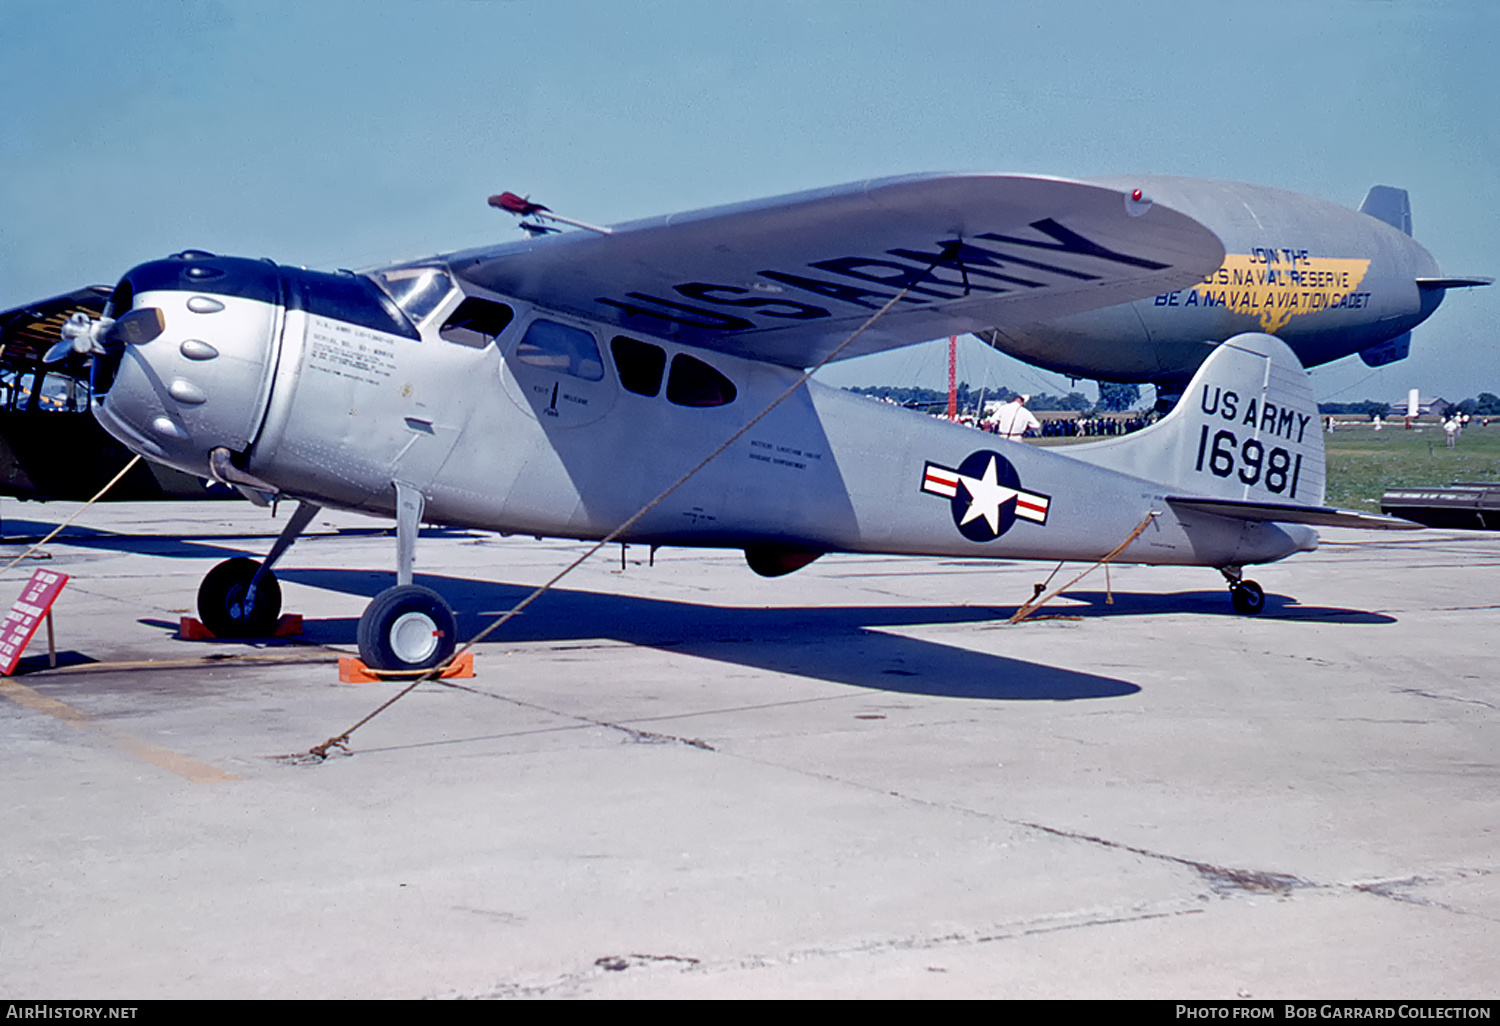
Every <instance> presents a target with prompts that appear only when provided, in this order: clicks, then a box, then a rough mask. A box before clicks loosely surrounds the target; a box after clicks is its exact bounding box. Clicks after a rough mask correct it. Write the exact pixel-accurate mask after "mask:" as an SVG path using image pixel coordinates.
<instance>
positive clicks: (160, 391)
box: [93, 250, 283, 476]
mask: <svg viewBox="0 0 1500 1026" xmlns="http://www.w3.org/2000/svg"><path fill="white" fill-rule="evenodd" d="M138 310H154V311H156V315H155V318H154V321H155V323H156V324H158V325H159V327H160V330H159V331H156V332H154V333H150V334H151V337H149V338H146V337H144V336H145V334H148V333H146V332H142V333H139V334H138V335H137V336H136V337H130V336H129V335H124V334H122V333H120V332H115V333H114V334H115V335H116V336H120V337H115V338H110V337H108V336H107V335H106V337H105V338H103V339H102V340H101V341H102V344H100V345H98V346H97V347H96V348H95V349H94V350H93V351H94V352H95V358H94V371H93V385H94V397H95V407H94V413H95V416H96V417H97V418H98V420H99V422H100V424H102V425H103V426H104V428H105V430H107V431H109V432H110V434H112V435H114V436H115V437H116V438H118V439H120V440H121V441H122V442H124V443H125V444H126V445H127V446H129V447H130V448H132V449H134V450H135V451H137V452H141V453H143V454H145V455H147V456H150V457H152V458H153V459H156V460H158V461H160V462H163V463H166V464H168V465H170V466H173V467H176V468H178V469H179V470H183V471H185V472H187V473H191V474H198V475H203V476H207V475H208V474H209V473H210V470H209V457H210V453H211V452H212V451H213V450H214V449H217V448H227V449H229V450H230V452H232V453H238V452H244V451H245V449H246V448H247V447H248V446H249V445H250V443H251V442H252V441H253V440H254V438H255V435H256V432H257V431H258V430H259V427H260V423H261V420H262V418H263V416H264V413H265V407H266V402H267V399H268V397H269V393H270V387H271V376H272V372H273V371H274V369H275V364H276V354H277V349H278V345H279V340H280V331H281V322H282V313H283V307H282V300H281V283H280V276H279V274H278V268H277V267H276V266H275V265H274V264H272V263H269V262H266V261H257V260H245V259H240V258H234V257H216V256H213V255H211V254H208V253H202V252H198V251H191V250H190V251H187V252H184V253H179V254H176V255H175V256H172V257H169V258H167V259H166V260H157V261H153V262H151V263H147V264H142V265H140V266H139V267H136V268H133V269H132V270H130V271H129V272H127V273H126V275H125V276H124V277H123V278H122V279H121V280H120V283H119V285H118V286H116V288H115V292H114V296H113V297H112V298H111V300H110V306H109V309H108V310H107V311H106V318H110V317H112V318H114V319H115V324H122V323H129V322H130V321H132V320H138V319H142V318H139V317H138V315H136V314H134V313H133V311H138ZM100 324H101V325H103V322H100ZM96 333H98V329H96Z"/></svg>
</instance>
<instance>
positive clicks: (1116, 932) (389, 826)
mask: <svg viewBox="0 0 1500 1026" xmlns="http://www.w3.org/2000/svg"><path fill="white" fill-rule="evenodd" d="M75 508H76V507H74V506H71V505H68V504H63V503H58V504H50V505H45V506H41V505H33V504H25V505H23V504H19V503H16V502H15V501H13V500H4V501H3V502H0V516H3V518H4V528H5V532H6V538H7V541H6V542H5V544H4V545H3V546H0V549H3V550H4V551H6V552H8V553H10V554H11V555H16V554H19V553H20V551H21V550H22V548H23V547H24V546H22V545H18V544H16V543H15V542H14V541H13V540H12V539H14V538H15V537H16V536H20V535H26V536H36V535H40V534H41V533H43V531H44V529H45V528H47V527H50V526H51V525H52V524H54V523H56V522H58V521H59V520H60V519H62V518H63V517H65V516H66V515H68V514H69V513H70V512H72V510H73V509H75ZM287 512H288V511H287V510H285V509H284V510H282V516H281V519H278V520H271V519H270V517H269V515H268V514H267V513H266V512H264V511H259V510H256V509H254V508H253V507H250V506H249V505H248V504H243V503H200V504H121V505H114V506H101V507H96V508H94V509H91V510H89V511H87V513H86V514H85V515H84V517H83V518H82V519H81V520H80V522H79V525H78V526H75V527H73V528H70V529H69V530H68V531H67V532H66V533H65V534H64V535H63V536H61V537H60V538H59V539H58V540H56V541H53V542H51V543H49V544H48V545H47V546H46V552H47V553H48V554H49V555H50V558H49V559H46V560H41V561H38V560H26V561H23V562H22V563H21V564H19V565H17V566H16V567H14V568H12V569H10V570H8V571H6V572H5V573H3V574H0V604H8V603H9V602H11V601H13V600H14V599H15V598H16V597H17V596H19V594H20V590H21V585H22V583H23V582H24V581H25V580H26V578H27V577H28V576H29V575H30V573H31V572H32V570H33V569H35V568H36V567H39V566H41V567H46V568H49V569H54V570H60V571H62V572H64V573H67V574H69V575H71V580H70V581H69V582H68V585H67V587H66V589H65V590H64V592H63V593H62V596H61V597H60V599H59V600H58V603H57V606H56V633H57V644H58V648H59V653H60V663H61V665H60V666H59V667H58V668H57V669H50V668H48V664H47V657H46V639H45V634H44V633H41V634H39V635H38V637H37V639H36V640H35V641H33V643H32V646H31V648H30V649H29V650H28V653H27V655H26V657H25V659H24V660H23V662H22V664H21V666H20V668H19V669H18V671H17V674H16V676H14V677H11V678H9V679H7V680H3V681H0V698H3V699H4V701H0V780H3V781H4V790H5V795H4V800H3V802H0V997H4V998H7V999H41V998H58V999H81V998H118V999H145V998H179V997H180V998H228V997H249V998H257V997H267V998H387V997H400V998H408V997H596V998H597V997H603V998H618V997H1000V998H1004V997H1106V998H1107V997H1122V998H1175V999H1232V998H1235V997H1251V998H1362V999H1363V998H1370V999H1373V998H1392V999H1394V998H1471V999H1478V998H1494V997H1495V996H1496V990H1497V983H1496V981H1500V786H1497V785H1500V773H1497V763H1500V755H1497V740H1500V669H1497V656H1500V650H1497V642H1496V638H1497V631H1496V627H1497V624H1500V574H1497V564H1500V534H1482V533H1466V532H1459V531H1424V532H1419V533H1411V534H1405V533H1402V534H1382V533H1376V532H1370V533H1365V532H1349V531H1326V532H1324V545H1323V547H1322V548H1321V549H1320V550H1319V551H1318V552H1316V553H1312V554H1307V555H1303V556H1298V557H1296V558H1293V559H1291V560H1288V561H1287V562H1285V563H1281V564H1277V565H1275V566H1271V567H1261V568H1256V569H1255V570H1253V571H1252V573H1251V576H1254V577H1255V578H1256V579H1257V580H1259V581H1260V583H1261V584H1262V585H1263V586H1264V587H1265V589H1266V592H1267V603H1266V609H1265V612H1264V613H1263V614H1262V615H1261V616H1259V617H1255V618H1245V617H1240V616H1236V615H1234V614H1233V613H1232V611H1231V609H1230V605H1229V597H1228V594H1227V591H1226V589H1225V588H1224V587H1223V584H1222V581H1221V579H1220V577H1219V575H1218V573H1216V572H1215V571H1213V570H1204V569H1196V570H1184V569H1165V568H1149V567H1134V566H1130V567H1115V568H1113V569H1112V570H1111V572H1110V575H1109V581H1108V584H1109V586H1110V590H1112V592H1113V603H1112V604H1111V603H1109V602H1108V601H1107V597H1106V580H1105V576H1104V573H1103V571H1096V572H1095V573H1093V574H1092V575H1090V576H1089V577H1087V578H1085V579H1084V580H1083V581H1082V582H1081V583H1080V584H1078V585H1077V586H1076V588H1075V589H1074V590H1073V591H1072V592H1070V593H1069V594H1068V595H1066V596H1064V597H1063V598H1060V599H1056V600H1054V601H1053V602H1051V603H1049V604H1048V605H1047V606H1045V607H1043V609H1042V611H1041V617H1045V618H1041V617H1039V618H1038V619H1036V620H1033V621H1031V622H1027V623H1023V624H1018V625H1014V626H1012V625H1009V624H1008V623H1007V622H1006V620H1007V617H1008V616H1009V615H1010V613H1011V612H1012V611H1013V610H1014V609H1015V608H1016V606H1017V605H1018V604H1019V603H1020V602H1021V601H1023V600H1024V599H1026V598H1027V597H1029V596H1030V595H1031V593H1032V585H1033V584H1034V583H1037V582H1041V581H1043V580H1044V579H1046V578H1047V576H1048V574H1049V573H1050V572H1051V570H1052V566H1050V565H1043V564H1023V563H1012V562H1005V563H985V562H980V561H965V560H951V559H950V560H940V559H901V558H875V557H855V556H830V557H827V558H825V559H823V560H821V561H819V562H817V563H814V564H813V565H812V566H810V567H808V568H807V569H805V570H803V571H800V572H798V573H797V574H795V575H793V576H790V577H786V578H782V579H779V580H763V579H761V578H759V577H756V576H755V575H754V574H752V573H751V572H750V571H749V570H748V569H747V568H746V567H745V565H744V561H743V558H742V557H741V556H740V555H739V554H738V553H733V552H694V551H686V550H663V551H661V552H658V553H656V555H655V565H654V566H652V565H648V553H647V552H646V550H644V549H639V548H631V549H629V550H628V551H627V552H626V553H625V559H624V565H623V569H622V561H621V553H620V550H619V549H618V548H614V549H610V550H606V551H605V552H601V553H600V554H599V555H598V556H596V557H595V559H594V560H593V561H592V562H590V563H588V564H586V565H585V566H584V567H583V568H581V569H580V570H579V571H577V572H576V573H574V574H573V575H571V576H570V577H568V578H567V579H566V580H565V581H564V582H563V583H562V584H561V585H560V586H559V587H558V589H557V590H556V591H554V592H553V593H552V594H549V595H548V596H547V597H545V598H544V599H542V600H541V601H539V602H538V603H537V604H536V605H535V606H533V607H531V609H529V610H528V611H527V612H526V613H525V614H524V615H523V616H521V617H519V618H518V619H517V620H515V621H513V622H512V623H511V624H509V625H507V626H506V627H505V628H504V629H502V631H501V632H499V633H498V634H496V635H495V636H494V637H493V639H492V640H490V641H488V642H486V643H484V644H482V645H481V646H479V648H478V650H477V656H476V660H475V665H476V671H477V675H476V676H475V677H474V678H473V679H471V680H462V681H455V682H452V685H451V686H444V685H431V684H429V685H423V686H421V687H420V688H418V689H417V690H416V691H414V692H412V693H411V694H410V695H408V696H406V697H405V698H403V699H402V700H401V701H399V702H397V703H396V704H395V705H394V706H392V707H391V708H390V709H389V710H387V711H386V712H384V713H382V714H381V715H380V716H378V717H377V718H376V719H374V720H373V721H372V722H370V723H369V724H367V725H366V726H364V727H362V728H360V729H359V730H358V731H357V732H355V734H354V735H353V737H352V739H351V743H350V746H349V750H348V751H347V752H340V751H336V752H335V754H334V755H333V756H332V757H331V758H329V759H327V760H326V761H323V762H317V761H316V760H309V759H305V758H296V757H295V756H297V755H298V754H299V753H305V752H306V751H307V750H308V749H309V748H311V747H312V746H314V745H316V744H318V743H320V742H322V741H324V740H325V739H327V738H329V737H330V736H332V735H336V734H339V733H341V732H343V731H344V730H346V729H347V728H348V727H350V726H351V725H352V724H354V723H355V722H356V721H358V720H359V719H360V718H361V717H363V716H365V715H366V714H368V713H369V712H370V711H372V710H373V709H374V708H375V707H376V706H377V705H378V704H379V703H380V702H382V701H383V700H385V699H386V698H388V697H389V696H391V695H393V694H394V693H395V691H396V688H397V686H396V685H391V684H383V683H382V684H357V685H356V684H341V683H340V682H339V680H338V675H337V670H336V667H335V665H334V659H335V657H336V654H337V652H339V651H343V652H352V651H354V647H355V646H354V640H355V629H356V621H357V619H358V616H359V614H360V612H361V610H362V609H363V607H364V605H365V604H366V603H367V602H368V600H369V598H370V597H372V596H373V595H374V594H375V593H376V592H378V591H379V590H381V589H382V588H384V587H386V586H388V585H389V584H390V583H392V581H393V575H392V567H393V566H394V560H395V541H394V537H393V536H392V535H391V534H388V533H384V532H382V531H380V530H377V529H378V528H380V527H382V526H383V525H381V524H379V523H378V522H375V521H369V520H365V519H363V518H360V517H356V516H347V515H343V514H324V515H320V516H319V517H318V518H317V520H316V521H315V524H314V529H313V534H311V535H310V536H308V537H305V538H304V539H303V540H302V541H300V542H298V543H297V545H296V546H295V547H294V548H293V549H292V550H291V552H290V553H289V554H288V556H287V557H286V559H285V560H284V561H283V564H282V566H281V567H280V568H279V576H280V577H281V580H282V588H283V593H284V595H285V604H284V605H285V609H286V610H287V611H290V612H299V613H302V614H303V615H304V616H305V617H306V629H305V633H304V634H303V636H302V637H301V638H299V639H294V640H288V641H281V642H266V643H259V644H254V645H250V644H237V643H222V642H202V641H196V642H195V641H183V640H179V639H178V638H177V630H176V628H177V622H178V618H179V617H180V616H181V615H182V614H183V613H185V612H189V613H190V612H191V611H192V607H193V603H194V595H195V593H196V590H197V587H198V582H199V580H200V579H201V577H202V576H203V574H204V573H205V572H206V571H207V570H208V569H209V568H210V567H211V566H212V565H214V563H216V562H217V561H219V560H220V559H223V558H227V557H229V556H234V555H242V554H249V555H254V556H256V557H259V556H260V555H262V554H263V553H264V552H265V551H266V550H267V549H268V548H269V546H270V543H271V541H272V539H273V537H274V535H275V533H276V531H277V530H278V529H279V526H280V524H281V523H282V522H284V519H285V516H286V514H287ZM582 549H583V547H582V546H580V545H577V544H573V543H565V542H542V541H534V540H531V539H514V538H510V539H506V538H499V537H497V536H494V535H486V534H482V533H478V532H464V531H428V532H424V535H423V538H422V541H421V543H420V544H419V546H418V550H417V563H418V581H419V583H427V584H429V585H431V586H433V587H435V588H437V589H438V590H439V591H440V592H442V593H443V594H444V595H446V596H447V597H448V598H449V599H450V601H452V602H453V603H454V605H455V606H456V608H457V609H458V610H459V613H460V633H462V634H464V635H465V636H469V635H472V634H473V633H474V632H476V631H477V630H478V629H479V628H480V627H481V626H483V625H484V624H486V623H488V622H489V620H490V619H491V618H492V617H493V616H494V615H495V614H496V613H498V612H501V611H504V610H505V609H508V608H510V607H511V606H512V605H513V604H514V603H515V602H516V601H517V600H518V599H519V598H521V597H522V596H524V595H525V594H526V593H527V591H528V590H529V588H530V587H532V586H534V585H536V584H539V583H541V582H542V581H544V580H546V579H547V578H548V577H550V576H551V575H552V574H553V573H554V572H556V570H558V569H560V568H561V567H562V566H563V565H565V564H566V563H567V562H568V561H569V560H570V559H571V558H573V557H574V556H575V555H576V554H578V553H579V552H581V551H582ZM9 558H10V557H9V556H8V557H7V560H8V559H9ZM1079 569H1082V568H1081V567H1075V566H1069V567H1067V568H1064V571H1063V573H1064V574H1072V573H1076V572H1077V570H1079ZM1064 579H1065V577H1064V576H1062V574H1060V575H1059V576H1058V577H1057V578H1056V579H1055V580H1054V583H1061V582H1062V581H1063V580H1064ZM288 756H292V757H291V758H288Z"/></svg>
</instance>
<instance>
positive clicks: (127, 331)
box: [104, 306, 167, 346]
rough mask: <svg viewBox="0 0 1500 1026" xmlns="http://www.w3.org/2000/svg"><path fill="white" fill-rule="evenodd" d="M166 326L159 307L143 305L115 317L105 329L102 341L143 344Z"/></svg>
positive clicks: (134, 344)
mask: <svg viewBox="0 0 1500 1026" xmlns="http://www.w3.org/2000/svg"><path fill="white" fill-rule="evenodd" d="M166 328H167V322H166V318H165V317H163V316H162V312H161V310H160V309H158V308H157V307H154V306H143V307H141V308H140V309H139V310H131V311H130V312H129V313H125V314H121V315H120V316H119V317H117V318H116V319H115V322H114V323H113V324H111V325H110V326H109V327H108V328H107V329H106V330H105V332H104V341H105V343H106V344H108V343H111V342H118V343H123V344H124V345H127V346H140V345H145V344H146V343H147V342H150V341H151V340H152V339H154V338H156V337H157V336H158V335H160V334H161V333H162V332H163V331H165V330H166Z"/></svg>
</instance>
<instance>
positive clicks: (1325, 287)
mask: <svg viewBox="0 0 1500 1026" xmlns="http://www.w3.org/2000/svg"><path fill="white" fill-rule="evenodd" d="M1282 254H1286V255H1285V256H1283V255H1282ZM1369 269H1370V261H1368V260H1352V259H1345V258H1342V257H1317V256H1308V255H1307V253H1306V251H1305V250H1303V251H1300V252H1296V253H1292V252H1290V251H1286V250H1280V251H1278V250H1256V251H1254V252H1252V253H1230V254H1228V255H1227V256H1225V258H1224V263H1223V265H1222V266H1221V267H1220V268H1219V269H1218V270H1217V271H1215V272H1214V273H1213V274H1210V275H1209V276H1208V277H1207V278H1205V279H1203V281H1201V282H1199V283H1198V284H1197V285H1194V286H1193V287H1192V289H1191V290H1190V291H1187V292H1186V294H1185V295H1183V297H1182V299H1181V300H1178V301H1177V302H1173V303H1171V304H1170V305H1172V306H1223V307H1228V308H1229V309H1230V310H1231V311H1233V312H1234V313H1238V314H1248V315H1250V316H1253V317H1255V318H1257V319H1258V320H1259V321H1260V327H1261V330H1262V331H1264V332H1265V333H1266V334H1268V335H1274V334H1276V333H1277V332H1278V331H1280V330H1281V329H1282V328H1284V327H1285V326H1286V324H1287V322H1288V321H1290V320H1291V319H1292V318H1293V317H1298V316H1301V315H1304V314H1310V313H1318V312H1320V311H1323V310H1340V309H1361V308H1363V307H1364V306H1366V305H1367V304H1368V301H1369V298H1370V294H1369V293H1368V292H1361V291H1360V290H1359V286H1360V283H1361V282H1363V281H1364V278H1365V272H1367V271H1368V270H1369Z"/></svg>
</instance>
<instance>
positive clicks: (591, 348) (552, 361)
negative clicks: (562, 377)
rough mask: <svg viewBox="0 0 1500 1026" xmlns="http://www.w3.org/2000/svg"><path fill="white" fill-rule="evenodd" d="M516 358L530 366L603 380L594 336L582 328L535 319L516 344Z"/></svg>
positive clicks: (602, 371) (601, 360)
mask: <svg viewBox="0 0 1500 1026" xmlns="http://www.w3.org/2000/svg"><path fill="white" fill-rule="evenodd" d="M516 359H517V360H519V361H520V362H521V363H524V364H527V365H528V366H531V367H545V368H546V369H548V370H555V371H561V372H562V373H564V374H571V375H572V376H573V377H575V378H582V379H583V380H584V381H602V380H603V378H604V360H603V358H602V357H600V355H599V346H598V344H597V343H595V341H594V336H593V335H592V334H591V333H589V332H587V331H584V330H583V329H582V328H574V327H570V326H568V325H566V324H558V323H557V322H556V321H548V320H535V321H532V322H531V326H530V327H529V328H527V329H526V336H525V337H524V338H523V339H521V343H520V345H518V346H516Z"/></svg>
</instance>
